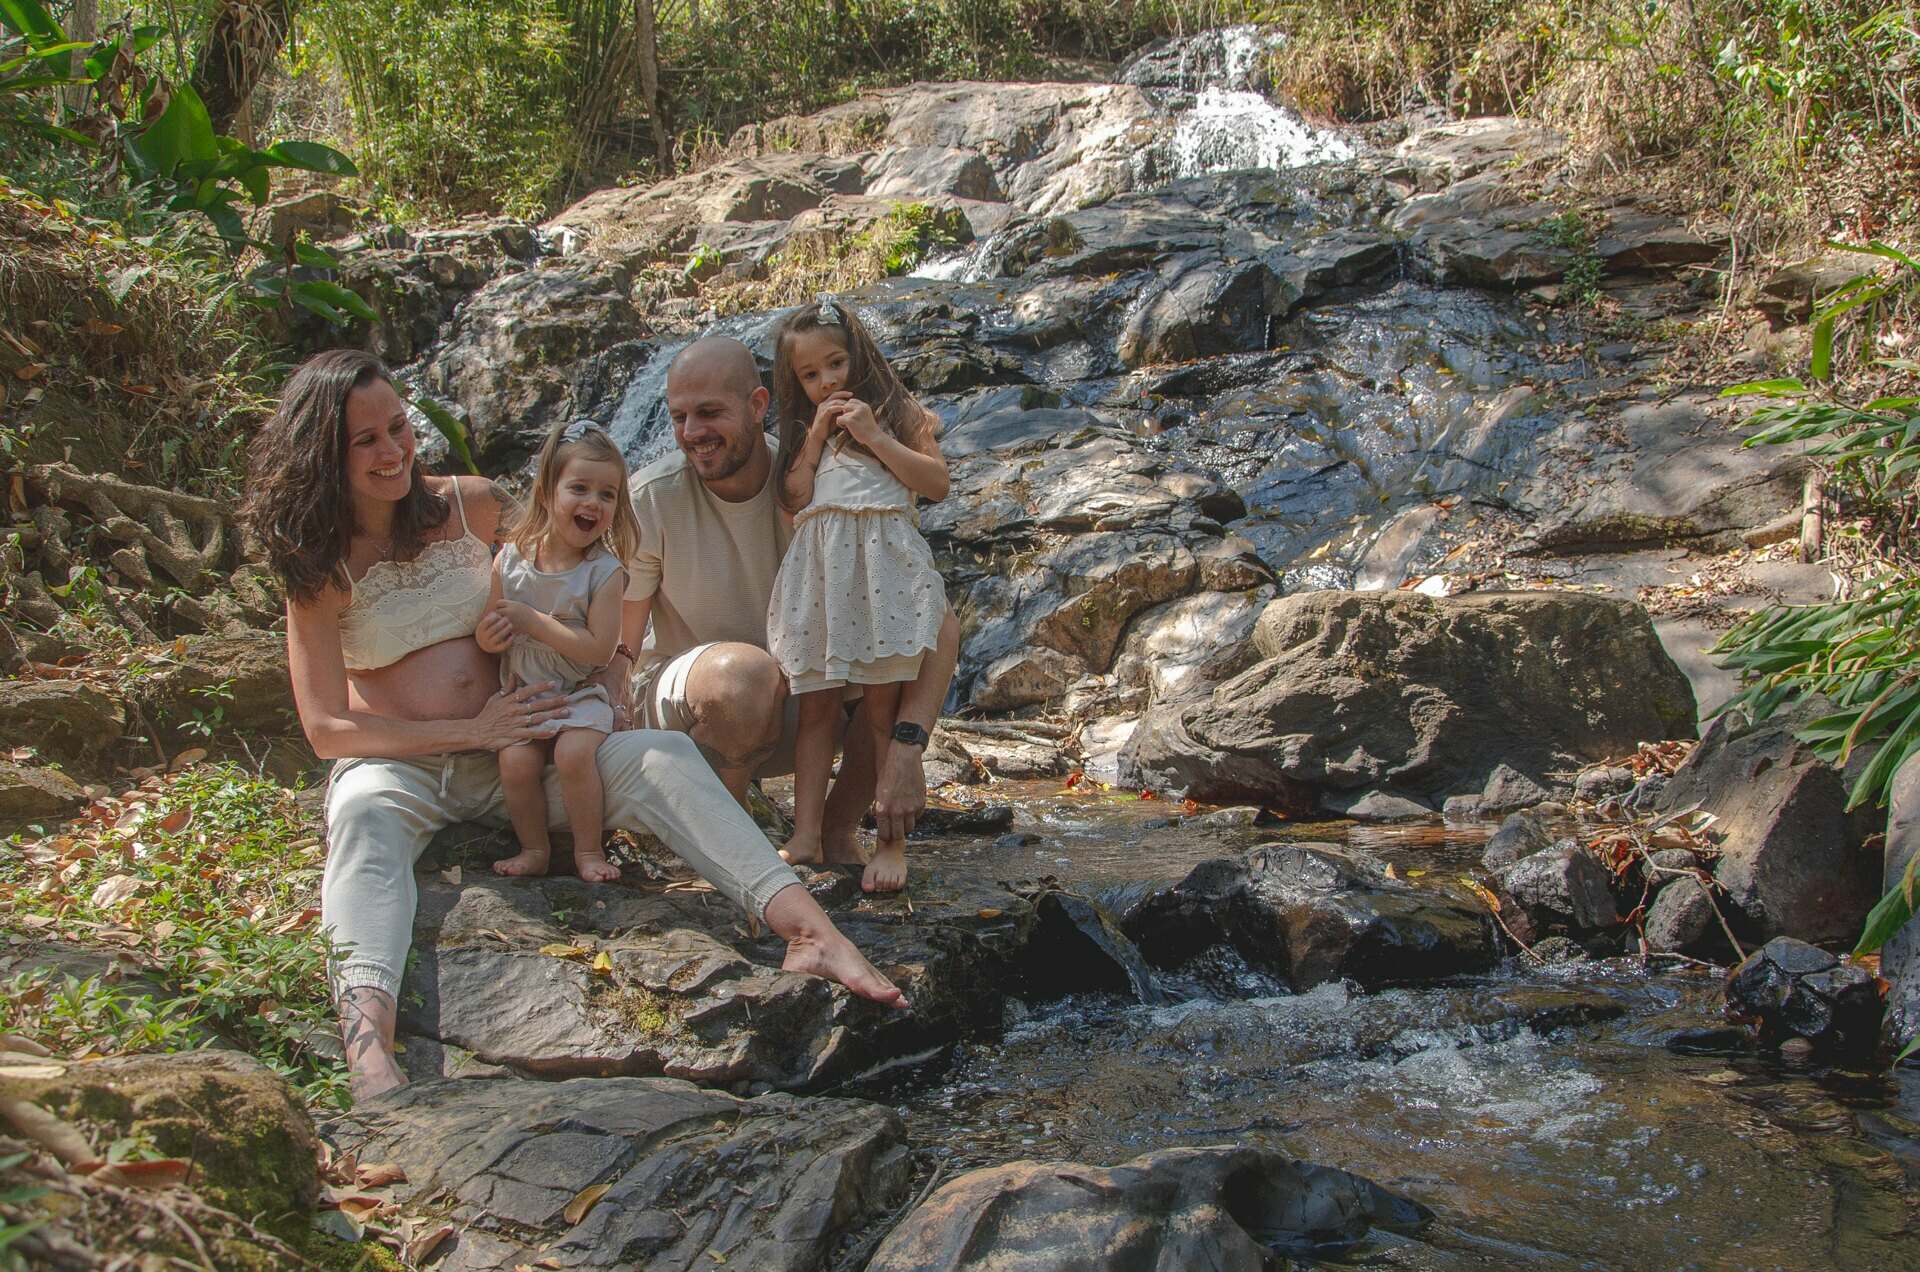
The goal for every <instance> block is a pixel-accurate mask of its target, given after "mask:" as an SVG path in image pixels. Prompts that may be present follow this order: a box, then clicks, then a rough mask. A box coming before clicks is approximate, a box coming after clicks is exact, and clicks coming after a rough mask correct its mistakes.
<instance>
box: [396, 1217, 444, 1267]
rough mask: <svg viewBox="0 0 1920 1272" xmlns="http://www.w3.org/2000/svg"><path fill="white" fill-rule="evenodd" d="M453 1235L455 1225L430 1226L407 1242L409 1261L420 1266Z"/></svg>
mask: <svg viewBox="0 0 1920 1272" xmlns="http://www.w3.org/2000/svg"><path fill="white" fill-rule="evenodd" d="M452 1235H453V1225H452V1224H450V1223H443V1224H441V1225H440V1226H439V1227H438V1228H429V1229H428V1230H427V1231H425V1232H423V1233H421V1234H420V1235H419V1236H417V1237H415V1238H414V1239H413V1240H411V1241H409V1242H407V1262H408V1263H409V1264H411V1265H413V1266H414V1267H419V1266H420V1265H421V1264H422V1263H424V1262H426V1260H427V1257H428V1256H429V1255H431V1254H432V1253H433V1252H434V1251H435V1250H436V1249H438V1248H439V1245H440V1243H441V1242H442V1241H445V1240H446V1239H447V1238H448V1237H450V1236H452Z"/></svg>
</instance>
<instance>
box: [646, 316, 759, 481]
mask: <svg viewBox="0 0 1920 1272" xmlns="http://www.w3.org/2000/svg"><path fill="white" fill-rule="evenodd" d="M667 415H668V416H669V417H670V418H671V419H672V420H673V440H674V441H675V442H677V443H678V444H679V446H680V450H681V453H682V454H684V455H685V456H686V457H687V462H688V463H689V464H690V465H691V466H692V468H693V471H694V473H695V474H696V475H697V476H698V477H699V478H700V480H701V481H702V482H704V483H705V484H706V487H707V489H708V490H710V491H712V492H713V493H714V494H715V495H717V496H719V497H720V498H722V499H725V500H728V501H730V502H734V503H738V502H740V501H741V500H743V499H749V498H752V497H753V496H754V495H757V494H758V493H759V492H760V491H761V489H762V488H763V487H764V486H765V485H766V482H767V474H768V473H769V472H771V471H772V463H773V460H772V452H771V451H769V450H768V449H767V443H766V439H765V438H764V436H763V435H762V434H761V431H760V430H761V428H762V426H763V425H764V423H765V421H766V417H767V390H766V386H765V385H763V384H761V383H760V366H759V364H758V363H756V362H755V361H754V360H753V351H752V350H750V349H748V348H747V346H745V345H743V344H741V343H740V342H739V341H738V340H733V339H730V338H728V337H726V336H708V337H706V338H704V339H701V340H696V341H694V342H693V343H692V344H690V345H688V346H687V347H686V348H684V349H682V350H681V351H680V352H679V353H678V354H676V355H675V356H674V359H673V361H672V362H670V363H668V364H667Z"/></svg>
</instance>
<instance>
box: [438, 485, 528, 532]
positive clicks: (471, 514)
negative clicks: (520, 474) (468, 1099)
mask: <svg viewBox="0 0 1920 1272" xmlns="http://www.w3.org/2000/svg"><path fill="white" fill-rule="evenodd" d="M427 480H428V481H430V482H439V483H442V484H441V485H440V486H439V487H438V491H439V493H440V494H442V495H444V496H446V497H447V498H449V499H452V498H454V496H455V493H456V491H457V493H458V495H459V503H460V506H461V507H463V508H465V509H466V514H467V525H468V527H469V528H470V529H471V530H472V531H473V533H474V534H476V535H478V536H479V537H480V538H482V539H498V538H499V537H500V532H501V530H502V528H503V527H504V526H506V525H507V523H508V522H510V521H511V520H512V519H513V517H514V515H515V514H516V513H517V512H518V511H519V509H520V505H519V502H518V501H516V500H515V499H514V497H513V496H512V495H511V494H509V493H507V488H506V487H505V486H502V485H501V484H500V483H499V482H497V481H494V480H493V479H492V478H490V477H474V476H469V475H466V474H458V475H455V476H452V477H429V478H427Z"/></svg>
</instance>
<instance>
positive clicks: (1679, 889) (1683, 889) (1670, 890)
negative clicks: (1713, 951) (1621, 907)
mask: <svg viewBox="0 0 1920 1272" xmlns="http://www.w3.org/2000/svg"><path fill="white" fill-rule="evenodd" d="M1645 933H1646V939H1647V949H1649V950H1651V951H1652V952H1654V953H1656V954H1700V953H1703V952H1705V951H1707V950H1709V949H1710V948H1714V947H1719V946H1722V945H1724V944H1725V941H1724V940H1723V939H1722V935H1723V934H1722V933H1721V931H1720V921H1719V919H1717V918H1716V917H1715V916H1714V909H1713V898H1712V897H1711V896H1709V895H1708V894H1707V885H1706V884H1704V883H1702V882H1701V881H1700V880H1699V879H1697V878H1695V877H1694V876H1693V875H1690V874H1687V875H1681V876H1680V877H1679V878H1676V879H1672V880H1669V881H1668V883H1667V884H1666V886H1665V887H1663V888H1661V889H1660V891H1659V892H1658V893H1656V894H1655V895H1654V898H1653V904H1652V905H1650V906H1648V907H1647V915H1646V922H1645Z"/></svg>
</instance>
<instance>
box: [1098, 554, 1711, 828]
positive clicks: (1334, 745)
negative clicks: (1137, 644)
mask: <svg viewBox="0 0 1920 1272" xmlns="http://www.w3.org/2000/svg"><path fill="white" fill-rule="evenodd" d="M1252 643H1253V645H1254V646H1255V648H1256V649H1257V651H1258V652H1259V654H1260V656H1261V661H1260V662H1259V663H1257V664H1256V665H1254V666H1253V667H1251V668H1250V669H1248V670H1247V671H1245V672H1243V673H1241V674H1240V675H1238V676H1235V677H1233V678H1232V679H1230V680H1228V681H1225V682H1224V683H1222V684H1220V685H1218V686H1216V687H1215V688H1214V689H1213V691H1212V693H1211V694H1209V695H1208V696H1207V697H1205V698H1203V699H1200V700H1197V701H1191V702H1178V703H1166V704H1160V705H1156V706H1155V707H1154V708H1152V709H1151V710H1150V711H1148V713H1147V714H1146V716H1145V717H1144V718H1143V719H1142V721H1141V724H1140V727H1139V728H1138V729H1136V730H1135V731H1134V733H1133V735H1132V737H1131V738H1130V739H1129V740H1128V743H1127V745H1126V747H1125V749H1124V750H1123V751H1122V752H1121V757H1120V772H1121V777H1122V780H1123V781H1124V782H1126V784H1127V785H1129V786H1147V787H1152V788H1155V789H1162V790H1173V791H1181V792H1184V793H1185V794H1186V795H1187V796H1188V797H1189V798H1193V799H1198V800H1201V801H1203V802H1211V803H1241V802H1252V803H1270V804H1276V805H1288V806H1294V805H1303V804H1304V805H1311V804H1312V802H1313V799H1312V796H1313V793H1314V792H1315V791H1316V790H1324V789H1333V790H1362V789H1373V788H1381V787H1387V788H1391V789H1394V790H1396V791H1400V792H1403V793H1407V794H1412V795H1417V796H1420V797H1421V798H1423V799H1424V800H1426V802H1428V803H1434V804H1437V803H1439V802H1441V801H1443V800H1444V799H1446V798H1447V797H1448V796H1452V795H1459V794H1474V795H1479V794H1480V793H1481V792H1482V791H1483V790H1484V789H1485V788H1486V786H1487V784H1488V781H1489V779H1490V778H1492V777H1493V776H1494V773H1495V771H1496V769H1498V768H1499V766H1501V765H1502V764H1505V765H1507V766H1509V767H1511V768H1512V769H1514V770H1517V771H1519V772H1521V773H1531V774H1536V775H1546V774H1550V773H1556V772H1568V771H1573V770H1577V769H1579V768H1580V767H1581V766H1582V765H1584V764H1586V763H1589V762H1591V761H1593V760H1598V759H1602V758H1605V757H1607V756H1612V755H1620V754H1623V753H1625V752H1628V751H1631V750H1632V749H1633V748H1634V746H1635V745H1636V744H1638V743H1639V742H1641V741H1643V740H1649V739H1657V738H1673V737H1689V736H1691V735H1692V732H1693V713H1694V706H1693V691H1692V689H1691V688H1690V687H1689V686H1688V684H1687V680H1686V677H1685V676H1683V675H1682V674H1681V673H1680V671H1679V669H1678V668H1677V667H1675V666H1674V664H1673V660H1672V659H1671V658H1669V657H1668V656H1667V654H1666V652H1665V651H1664V650H1663V649H1662V648H1661V647H1660V643H1659V639H1658V638H1657V637H1656V636H1655V634H1654V631H1653V628H1652V625H1651V624H1650V623H1649V622H1648V620H1647V617H1646V613H1645V612H1644V611H1643V610H1641V609H1640V608H1639V607H1638V606H1636V605H1630V604H1626V603H1623V602H1619V601H1614V600H1608V599H1604V598H1600V597H1595V596H1586V595H1579V594H1574V593H1566V592H1526V593H1478V594H1470V595H1467V596H1461V597H1454V598H1450V599H1435V598H1430V597H1424V596H1418V595H1412V594H1407V593H1384V594H1381V593H1345V592H1307V593H1301V594H1298V595H1294V596H1287V597H1282V598H1281V599H1279V600H1277V601H1274V602H1273V603H1272V604H1270V605H1269V606H1267V608H1266V610H1265V611H1264V612H1263V613H1262V614H1261V616H1260V620H1259V623H1258V625H1257V626H1256V627H1255V629H1254V634H1253V640H1252Z"/></svg>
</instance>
